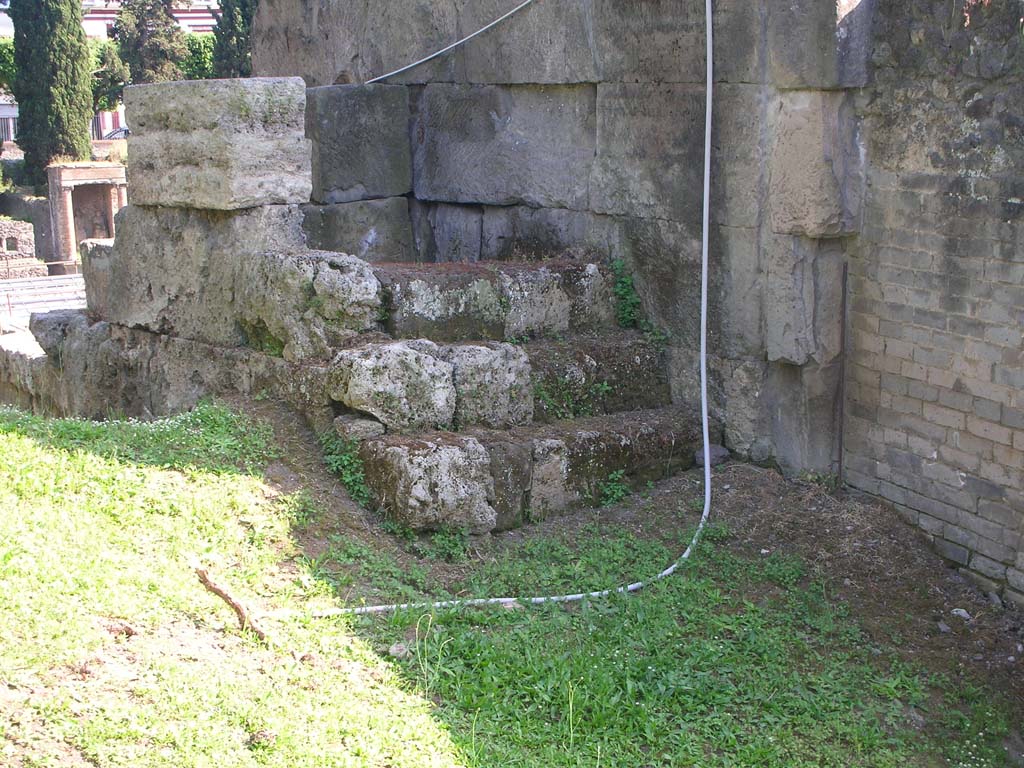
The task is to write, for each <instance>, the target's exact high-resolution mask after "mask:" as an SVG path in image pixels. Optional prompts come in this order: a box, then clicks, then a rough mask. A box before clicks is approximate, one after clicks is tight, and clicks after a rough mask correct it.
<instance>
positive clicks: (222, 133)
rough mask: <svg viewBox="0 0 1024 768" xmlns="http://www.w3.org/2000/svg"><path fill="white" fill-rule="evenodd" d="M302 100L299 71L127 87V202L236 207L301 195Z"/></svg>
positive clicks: (306, 184)
mask: <svg viewBox="0 0 1024 768" xmlns="http://www.w3.org/2000/svg"><path fill="white" fill-rule="evenodd" d="M305 108H306V88H305V85H304V83H303V82H302V80H301V79H299V78H245V79H238V80H181V81H177V82H170V83H159V84H154V85H137V86H132V87H130V88H127V89H125V109H126V111H127V115H128V119H129V121H130V122H131V126H132V133H131V136H130V137H129V139H128V146H129V153H128V184H129V186H130V187H131V191H132V192H131V194H132V202H133V203H134V204H135V205H164V206H178V207H183V208H199V209H210V210H236V209H240V208H252V207H255V206H260V205H275V204H281V203H304V202H306V201H308V200H309V194H310V189H311V180H310V144H309V141H307V140H306V138H305V135H304V124H305Z"/></svg>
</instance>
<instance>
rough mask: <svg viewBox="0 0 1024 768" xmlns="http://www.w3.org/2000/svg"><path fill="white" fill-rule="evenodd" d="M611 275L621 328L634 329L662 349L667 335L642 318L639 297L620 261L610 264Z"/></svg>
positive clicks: (616, 315) (616, 311)
mask: <svg viewBox="0 0 1024 768" xmlns="http://www.w3.org/2000/svg"><path fill="white" fill-rule="evenodd" d="M612 275H613V276H614V277H615V285H614V287H613V291H614V293H615V317H616V319H617V320H618V322H619V326H620V327H622V328H636V329H637V330H638V331H640V332H641V333H642V334H643V335H644V338H646V339H647V341H648V342H649V343H650V344H653V345H654V346H656V347H658V348H659V349H660V348H663V347H664V346H665V344H666V343H667V342H668V338H669V336H668V333H666V332H665V331H663V330H661V329H660V328H658V327H657V326H656V325H654V323H652V322H651V321H650V320H648V319H647V318H645V317H644V316H643V312H642V307H641V302H640V295H639V294H638V293H637V292H636V285H635V284H634V283H633V276H632V275H631V274H630V273H629V270H628V269H627V267H626V262H625V261H623V260H622V259H615V260H614V261H613V262H612Z"/></svg>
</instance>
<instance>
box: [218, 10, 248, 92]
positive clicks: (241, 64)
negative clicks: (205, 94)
mask: <svg viewBox="0 0 1024 768" xmlns="http://www.w3.org/2000/svg"><path fill="white" fill-rule="evenodd" d="M258 3H259V0H220V18H218V19H217V24H216V26H215V27H214V28H213V36H214V38H215V39H216V41H217V43H216V46H215V48H214V52H213V70H214V72H215V73H216V75H217V77H249V76H250V75H252V53H251V51H252V43H251V35H252V20H253V17H254V16H255V15H256V6H257V4H258Z"/></svg>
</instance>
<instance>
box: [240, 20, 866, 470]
mask: <svg viewBox="0 0 1024 768" xmlns="http://www.w3.org/2000/svg"><path fill="white" fill-rule="evenodd" d="M848 4H849V3H847V2H844V3H841V4H840V6H844V5H848ZM870 4H871V3H870V2H869V0H865V2H864V3H863V4H862V5H863V6H864V7H863V8H861V9H857V10H856V11H850V10H849V9H837V8H836V4H835V3H824V4H823V3H820V2H809V1H808V2H802V3H795V4H794V3H792V2H782V0H760V1H758V2H749V0H719V2H716V3H715V19H714V24H715V31H716V33H717V41H718V42H717V48H716V51H717V52H716V59H715V67H716V81H717V83H718V85H717V97H716V102H715V104H716V106H715V109H716V113H715V120H716V138H715V143H714V159H713V162H714V169H713V172H714V178H715V190H714V200H713V212H712V222H713V231H712V233H711V240H712V262H713V263H712V269H711V273H712V275H713V280H714V285H713V286H712V298H711V333H712V338H711V343H710V349H711V350H712V351H713V353H712V354H713V358H712V360H711V365H712V377H713V381H712V392H713V399H714V403H713V408H714V411H715V412H716V413H717V414H719V415H721V416H723V417H724V418H725V421H726V425H727V431H726V433H727V444H728V445H729V447H730V448H732V449H733V450H735V451H737V452H739V453H740V454H743V455H749V456H753V457H754V458H756V459H758V460H772V459H774V460H777V461H778V462H779V463H780V464H782V465H783V466H784V467H786V468H788V469H791V470H794V471H796V470H802V469H817V470H824V471H829V470H832V469H834V468H835V466H836V461H837V458H838V440H837V435H838V429H837V424H838V418H839V409H838V393H839V381H840V366H839V364H838V358H839V354H840V335H841V334H840V312H839V307H840V305H841V295H840V294H841V285H842V281H841V272H842V262H843V259H844V254H845V250H846V247H847V243H848V236H849V235H850V234H851V233H852V232H853V231H854V230H855V228H856V226H857V223H858V221H859V215H860V191H861V189H862V187H863V183H862V175H861V170H860V157H861V152H860V151H859V147H858V145H857V137H856V135H855V133H854V131H853V130H852V126H853V122H852V117H853V113H852V110H851V108H850V101H849V99H848V98H847V97H846V96H845V94H844V92H843V90H842V89H843V88H845V87H847V86H852V85H858V84H862V83H863V80H864V77H865V66H864V56H863V54H864V52H865V50H866V43H865V40H866V34H865V24H864V23H863V20H864V19H866V18H867V17H868V16H869V14H868V13H867V12H866V9H868V6H869V5H870ZM513 5H514V3H513V2H511V0H488V1H487V2H479V1H478V0H473V1H472V2H470V1H469V0H445V1H444V2H428V1H427V0H396V1H394V2H389V3H385V4H381V3H374V2H367V1H365V0H363V1H357V2H345V3H341V2H332V3H325V2H321V1H320V0H264V2H262V3H261V5H260V10H259V14H258V18H257V22H256V31H255V47H254V67H255V69H256V71H257V72H258V73H260V74H264V75H301V76H302V77H304V78H305V80H306V82H307V84H308V85H310V86H316V87H313V88H312V89H311V90H310V94H311V95H310V99H309V103H310V112H309V114H308V116H307V118H308V119H307V133H308V134H309V135H310V137H311V138H312V139H313V142H314V150H313V151H314V161H313V162H314V195H313V196H314V200H315V201H316V202H317V204H319V205H321V206H322V208H321V209H320V211H319V212H315V213H307V221H308V222H311V224H309V225H308V226H307V232H308V233H310V236H311V238H312V240H313V242H312V244H313V245H315V246H316V247H322V248H334V247H338V244H339V243H341V242H345V241H347V242H348V243H349V245H348V248H349V249H351V250H352V251H354V252H357V253H360V255H366V256H368V257H369V256H375V255H377V254H378V253H387V254H388V255H389V256H390V257H392V258H399V259H417V260H423V261H438V260H446V261H448V260H450V261H477V260H487V259H516V258H536V257H544V256H550V255H557V254H561V253H564V252H571V253H585V254H596V255H598V256H600V257H601V258H602V259H604V260H609V261H610V260H616V259H622V260H623V261H624V262H626V263H627V264H628V266H629V268H630V270H631V271H632V273H633V275H634V276H635V282H636V287H637V290H638V292H639V294H640V296H641V298H642V300H643V305H644V310H645V312H646V314H647V316H648V318H649V319H650V321H651V322H652V323H653V324H654V325H656V326H658V327H659V328H660V329H662V330H664V331H667V332H668V334H669V342H668V343H669V348H670V349H669V351H670V355H671V359H672V363H671V364H672V370H673V375H672V387H673V396H674V398H675V399H676V401H678V402H693V401H695V400H696V399H697V396H698V388H697V386H696V378H697V377H696V372H697V349H698V339H699V326H700V323H699V319H700V318H699V298H700V268H699V266H700V224H701V203H702V189H701V179H702V165H703V134H704V131H703V128H704V102H705V94H704V72H705V59H704V51H705V43H704V27H705V23H704V4H703V3H702V2H699V0H636V1H635V2H628V3H626V2H621V1H620V0H583V1H582V2H573V3H561V2H538V3H536V4H534V5H533V6H530V7H529V8H528V9H527V10H525V11H523V12H522V13H521V14H519V15H517V16H516V17H515V18H514V19H512V20H510V21H509V22H507V23H505V24H504V25H501V26H499V27H497V28H495V29H494V30H492V31H491V32H489V33H488V34H487V35H485V36H482V37H481V38H478V39H476V40H474V41H472V42H470V43H469V44H467V45H466V46H465V47H463V48H461V49H458V50H456V51H455V52H453V53H452V55H450V56H447V57H445V58H442V59H440V60H438V61H435V62H432V63H431V64H429V65H426V66H423V67H420V68H417V69H414V70H412V71H411V72H409V73H407V74H404V75H402V76H400V77H397V78H395V79H393V80H392V81H390V82H391V83H392V84H390V85H387V86H373V87H371V88H370V89H367V88H365V87H357V86H333V87H332V84H334V83H358V82H362V81H364V80H366V79H369V78H370V77H373V76H376V75H380V74H382V73H384V72H385V71H387V70H389V69H392V68H395V67H398V66H400V65H403V64H406V63H408V62H409V61H410V60H413V59H416V58H418V57H420V56H422V55H424V54H427V53H430V52H432V51H434V50H437V49H439V48H441V47H443V46H444V45H447V44H448V43H449V42H451V41H452V40H454V39H456V38H458V37H459V36H460V34H466V33H468V32H470V31H472V30H474V29H477V28H479V27H480V26H482V25H483V24H485V23H486V22H488V21H490V20H491V19H493V18H495V17H496V16H498V15H500V14H501V13H502V12H504V11H506V10H509V9H510V8H511V7H513ZM797 7H798V8H797ZM795 8H797V9H798V10H799V11H800V12H799V13H797V12H795V10H794V9H795ZM401 84H404V85H401ZM353 105H357V106H358V110H357V111H358V114H359V115H360V117H359V118H358V119H356V120H351V119H349V120H346V121H339V120H337V119H335V118H336V116H337V115H338V114H340V112H341V111H343V110H345V109H349V110H351V108H352V106H353ZM346 114H351V111H350V112H347V113H346ZM406 129H408V130H406ZM368 136H370V137H373V146H374V147H375V148H376V151H373V152H370V153H363V154H361V155H360V156H359V157H358V158H353V156H352V155H353V149H352V148H353V147H364V146H366V143H367V142H366V141H365V137H368ZM406 147H411V152H410V153H408V154H407V150H406ZM367 154H369V155H373V157H368V156H367ZM353 169H354V170H355V172H353ZM399 196H400V197H399ZM365 198H376V199H377V201H376V202H375V205H376V206H379V207H378V208H376V209H371V210H367V209H366V207H365V206H366V203H365V202H359V203H355V202H351V201H354V200H361V199H365ZM404 201H408V204H407V210H408V217H409V218H408V221H406V220H405V219H404V218H403V205H402V202H404ZM769 203H771V205H769ZM356 205H359V206H361V207H360V208H359V209H358V210H357V209H355V208H354V206H356ZM353 222H356V225H353ZM353 241H357V242H358V243H359V247H358V248H356V247H355V246H354V245H352V244H351V243H352V242H353Z"/></svg>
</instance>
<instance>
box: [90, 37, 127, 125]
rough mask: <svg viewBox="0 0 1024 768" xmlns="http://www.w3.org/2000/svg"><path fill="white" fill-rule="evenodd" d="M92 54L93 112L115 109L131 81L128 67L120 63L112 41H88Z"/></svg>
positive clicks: (115, 46) (115, 45) (119, 57)
mask: <svg viewBox="0 0 1024 768" xmlns="http://www.w3.org/2000/svg"><path fill="white" fill-rule="evenodd" d="M89 49H90V52H91V54H92V108H93V110H94V111H96V112H99V111H101V110H112V109H117V105H118V104H119V103H120V102H121V94H122V92H123V91H124V87H125V85H127V83H128V81H129V80H130V79H131V73H130V72H129V71H128V65H127V64H125V63H124V62H123V61H121V56H120V55H119V54H118V52H117V44H116V43H114V42H113V41H112V40H100V41H92V40H90V41H89Z"/></svg>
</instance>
